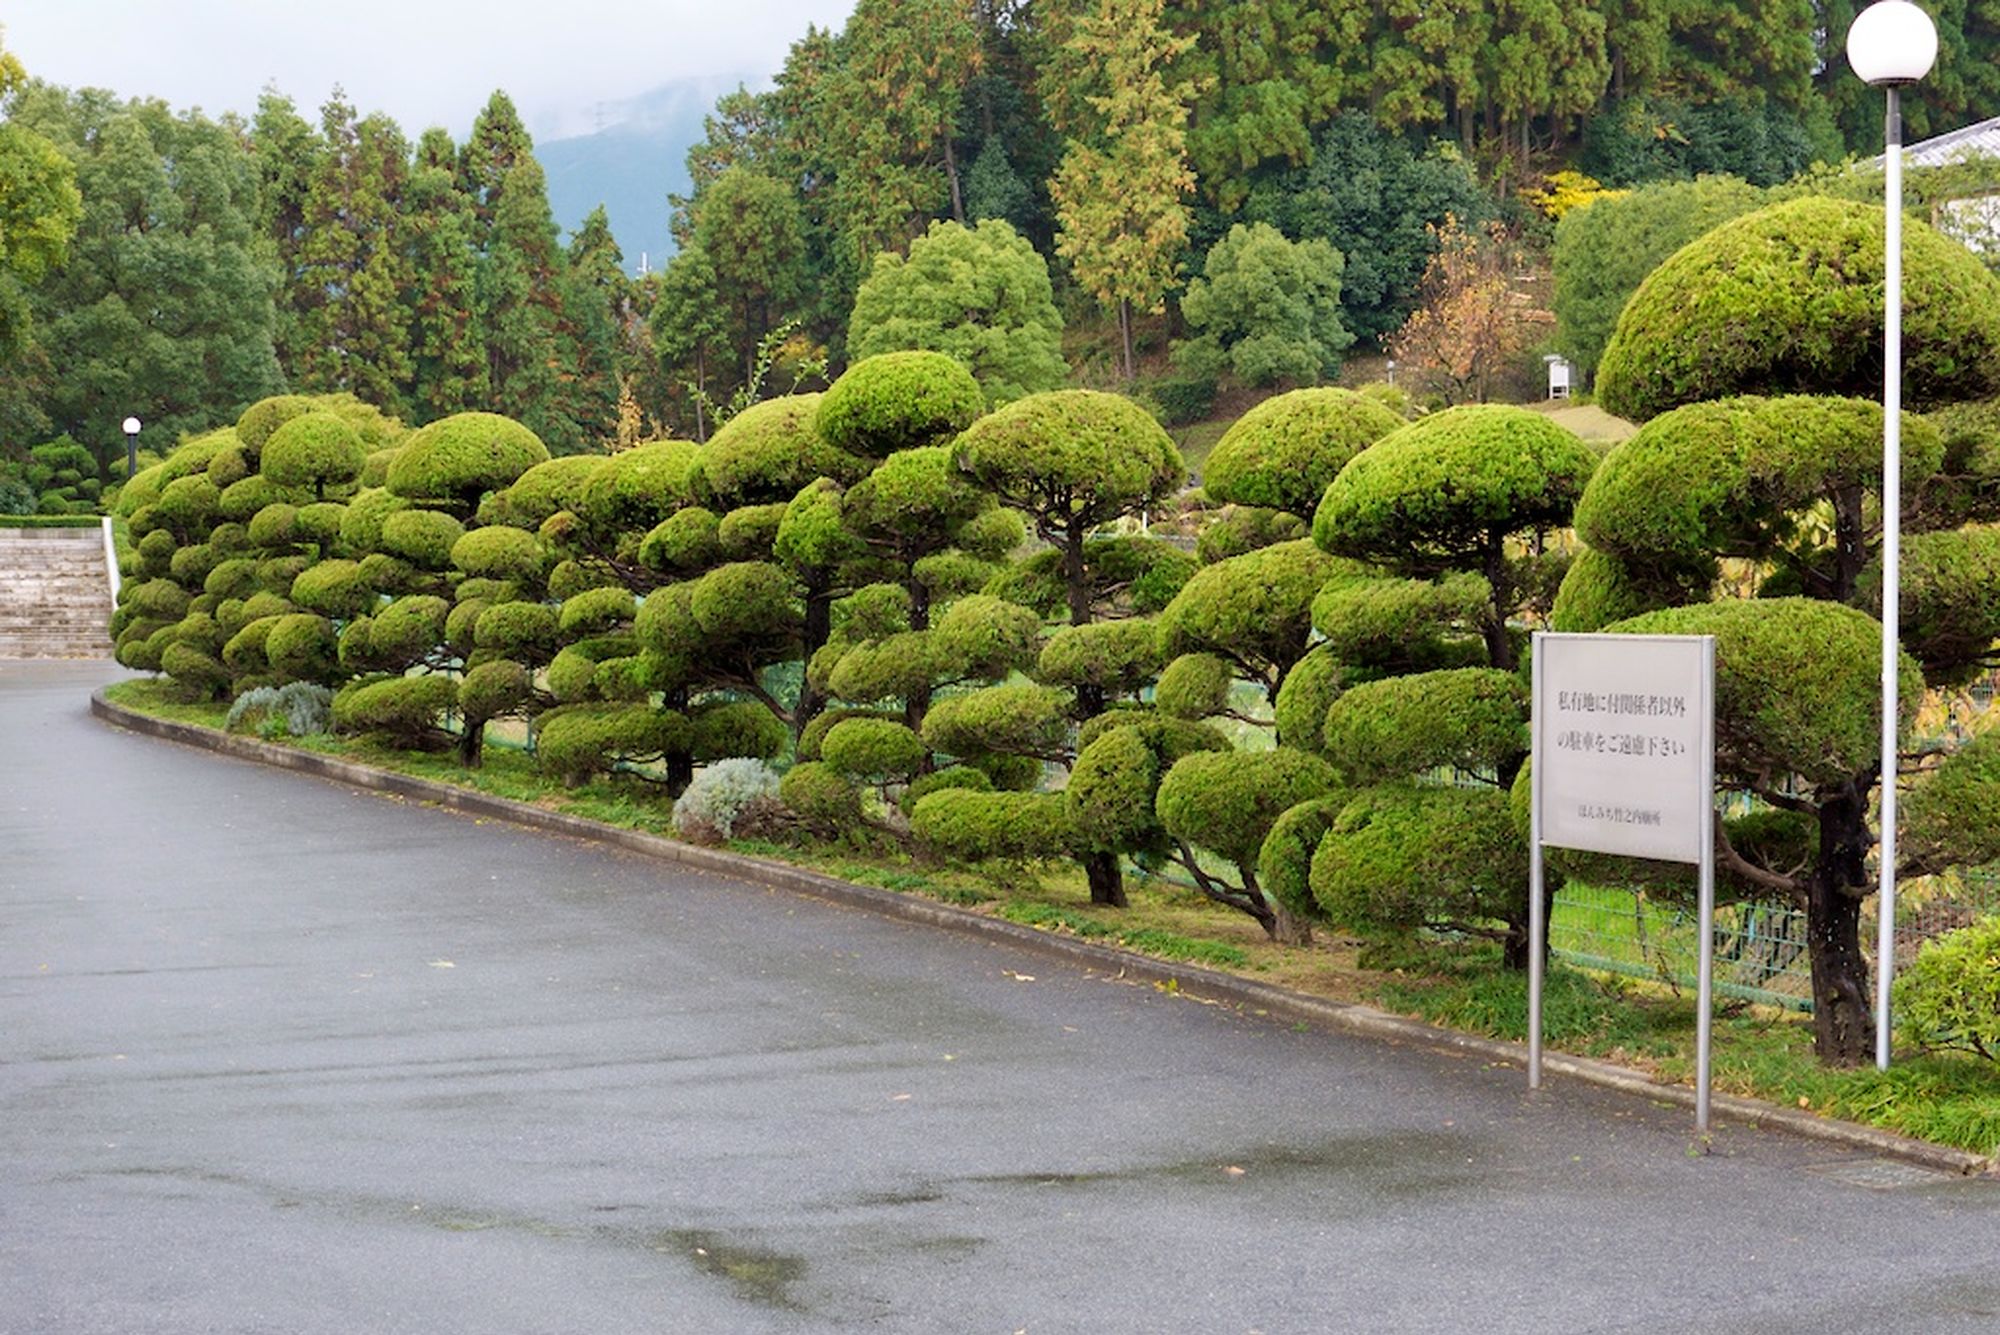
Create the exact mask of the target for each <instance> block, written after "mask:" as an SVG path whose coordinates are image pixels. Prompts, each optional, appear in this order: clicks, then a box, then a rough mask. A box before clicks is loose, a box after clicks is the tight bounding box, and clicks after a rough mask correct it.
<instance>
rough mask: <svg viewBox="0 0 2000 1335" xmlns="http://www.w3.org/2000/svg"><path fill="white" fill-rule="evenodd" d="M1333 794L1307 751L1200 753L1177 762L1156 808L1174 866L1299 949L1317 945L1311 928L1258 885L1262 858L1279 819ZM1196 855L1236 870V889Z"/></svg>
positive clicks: (1328, 776) (1326, 772) (1329, 775)
mask: <svg viewBox="0 0 2000 1335" xmlns="http://www.w3.org/2000/svg"><path fill="white" fill-rule="evenodd" d="M1335 791H1336V779H1335V776H1334V772H1333V767H1332V766H1330V765H1328V764H1327V763H1326V762H1325V761H1324V760H1321V759H1319V758H1318V757H1317V756H1314V755H1311V754H1310V753H1308V752H1304V751H1298V750H1293V749H1291V748H1289V747H1279V748H1277V749H1276V750H1271V751H1242V750H1230V751H1199V752H1194V753H1191V754H1189V755H1186V756H1183V757H1181V758H1180V759H1179V760H1177V761H1176V762H1174V764H1173V766H1172V767H1171V768H1170V769H1169V770H1168V771H1167V772H1166V774H1165V776H1164V777H1163V778H1162V779H1161V780H1160V787H1159V791H1158V793H1157V794H1156V795H1155V797H1154V799H1153V806H1154V811H1155V813H1156V814H1157V815H1158V817H1159V821H1160V825H1161V827H1162V828H1163V829H1164V830H1165V831H1166V834H1167V837H1168V838H1169V839H1171V840H1173V842H1174V846H1175V851H1176V855H1177V856H1176V861H1178V862H1179V863H1180V864H1181V866H1183V867H1184V868H1186V870H1187V872H1188V874H1189V875H1190V876H1192V877H1193V878H1194V883H1195V885H1196V887H1197V888H1199V889H1200V891H1201V892H1202V893H1203V894H1204V895H1207V896H1208V897H1209V898H1210V899H1212V900H1214V901H1215V902H1217V903H1219V904H1223V905H1226V906H1227V907H1229V908H1233V909H1236V910H1237V911H1239V912H1242V913H1247V914H1249V915H1250V916H1251V917H1253V918H1255V919H1256V920H1257V922H1258V924H1259V925H1260V926H1262V927H1263V929H1264V931H1265V933H1266V934H1267V935H1269V936H1270V938H1271V939H1272V940H1273V941H1283V942H1288V943H1295V944H1297V943H1304V942H1307V941H1310V940H1311V939H1312V926H1311V921H1310V919H1309V918H1308V917H1306V916H1303V915H1301V914H1298V913H1295V912H1294V911H1293V909H1292V907H1291V905H1290V904H1288V903H1287V902H1286V901H1285V900H1284V899H1282V898H1278V897H1275V896H1273V895H1271V894H1269V893H1267V892H1266V891H1265V890H1264V888H1263V886H1262V885H1260V884H1259V883H1258V879H1257V878H1258V867H1257V864H1258V859H1259V857H1260V855H1261V854H1262V852H1263V848H1264V842H1265V839H1266V838H1267V837H1268V836H1269V835H1270V833H1271V829H1272V827H1273V826H1274V825H1275V824H1276V823H1277V821H1278V819H1279V817H1281V816H1283V815H1284V814H1285V813H1286V812H1287V811H1289V810H1291V809H1292V808H1293V807H1296V806H1298V805H1299V804H1300V803H1303V802H1313V801H1325V800H1326V799H1327V798H1328V797H1329V796H1330V795H1331V794H1332V793H1334V792H1335ZM1197 848H1200V849H1207V850H1208V851H1210V852H1212V853H1215V854H1216V855H1218V856H1220V857H1221V858H1223V859H1224V860H1225V861H1227V862H1230V863H1232V864H1233V865H1234V866H1235V868H1236V880H1235V882H1234V883H1232V882H1230V881H1229V880H1227V879H1226V878H1225V877H1223V876H1220V875H1217V874H1216V873H1215V872H1214V871H1212V870H1211V869H1210V868H1209V867H1208V866H1206V865H1205V864H1204V863H1203V862H1202V860H1201V859H1200V857H1198V856H1197V855H1196V853H1195V850H1196V849H1197Z"/></svg>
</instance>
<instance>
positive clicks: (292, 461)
mask: <svg viewBox="0 0 2000 1335" xmlns="http://www.w3.org/2000/svg"><path fill="white" fill-rule="evenodd" d="M237 432H238V434H239V435H240V434H241V433H242V428H241V426H240V425H239V426H238V428H237ZM367 461H368V451H367V449H366V448H365V447H364V446H363V445H362V443H361V436H360V434H359V433H358V432H356V431H355V430H354V428H353V427H351V426H349V425H348V424H347V423H346V422H345V421H344V420H342V419H341V418H339V417H337V416H335V415H334V414H333V413H329V412H311V413H302V414H300V415H299V416H297V417H294V418H292V419H291V420H290V421H288V422H286V423H285V424H284V425H283V426H280V427H279V428H278V429H277V430H276V431H273V432H272V433H271V435H270V437H269V439H267V440H266V441H265V442H264V450H263V453H262V455H261V456H260V458H259V462H258V470H259V471H260V472H262V473H263V475H264V476H265V477H267V478H270V479H271V480H272V481H273V482H276V483H277V484H278V485H279V486H282V487H297V488H300V489H302V490H305V491H309V492H311V493H312V495H313V498H314V499H315V500H324V499H325V498H326V493H327V490H328V489H329V488H336V487H342V486H345V485H347V484H348V483H351V482H353V481H355V480H356V479H357V478H359V477H360V476H361V468H362V465H363V464H365V463H366V462H367Z"/></svg>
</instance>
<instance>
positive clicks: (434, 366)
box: [401, 128, 491, 421]
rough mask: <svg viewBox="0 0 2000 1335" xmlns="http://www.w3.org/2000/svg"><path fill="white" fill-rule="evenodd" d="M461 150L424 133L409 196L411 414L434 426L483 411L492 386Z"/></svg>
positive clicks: (405, 222)
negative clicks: (459, 167) (461, 181)
mask: <svg viewBox="0 0 2000 1335" xmlns="http://www.w3.org/2000/svg"><path fill="white" fill-rule="evenodd" d="M456 159H457V154H456V150H455V149H454V148H453V146H452V142H451V136H450V135H449V134H447V133H446V132H445V131H443V130H440V129H435V128H433V129H429V130H426V131H424V135H423V138H422V139H421V140H420V141H419V142H418V144H417V156H416V162H415V165H414V166H413V167H412V168H411V171H410V181H409V186H408V188H407V189H406V190H405V192H404V210H403V217H402V223H401V235H402V238H403V248H404V254H405V256H406V258H407V265H408V267H407V275H408V278H409V283H410V287H409V291H408V293H407V295H406V297H405V300H406V302H407V303H408V306H409V313H410V373H411V382H410V386H409V389H408V390H407V392H406V394H405V396H404V397H405V399H406V401H407V403H408V406H409V412H410V415H411V416H413V417H415V418H417V419H419V420H422V421H434V420H436V419H437V418H440V417H448V416H450V415H451V414H453V413H461V412H473V411H478V410H482V409H483V408H484V407H485V406H486V403H487V401H488V397H489V389H490V384H491V382H490V381H489V379H488V372H487V365H486V345H485V340H484V338H483V336H482V332H481V326H480V322H479V314H478V310H477V301H478V274H479V254H478V251H477V249H476V247H475V245H474V239H473V219H472V202H471V201H470V200H468V199H467V198H466V197H465V195H464V193H463V192H462V191H460V190H459V188H458V181H457V176H456Z"/></svg>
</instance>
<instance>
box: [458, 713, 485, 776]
mask: <svg viewBox="0 0 2000 1335" xmlns="http://www.w3.org/2000/svg"><path fill="white" fill-rule="evenodd" d="M485 752H486V725H485V723H483V722H475V721H473V720H472V719H467V720H466V721H465V730H464V731H463V732H461V733H459V734H458V763H459V764H461V765H463V766H465V767H466V768H467V769H478V768H479V765H480V762H481V761H483V760H484V759H485Z"/></svg>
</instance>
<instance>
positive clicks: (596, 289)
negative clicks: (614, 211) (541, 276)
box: [563, 204, 635, 444]
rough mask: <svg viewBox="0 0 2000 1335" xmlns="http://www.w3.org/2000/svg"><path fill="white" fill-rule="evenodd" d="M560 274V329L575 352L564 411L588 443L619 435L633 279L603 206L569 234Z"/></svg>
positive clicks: (628, 354)
mask: <svg viewBox="0 0 2000 1335" xmlns="http://www.w3.org/2000/svg"><path fill="white" fill-rule="evenodd" d="M566 259H567V263H566V264H565V266H564V269H565V272H564V275H563V333H564V334H565V336H566V337H567V339H568V340H569V342H570V343H571V344H572V346H573V348H574V354H573V356H572V357H571V359H570V361H569V363H568V365H567V366H566V367H565V368H564V370H563V390H564V393H563V397H564V398H565V399H566V400H567V401H568V406H569V414H570V416H571V417H572V419H573V420H574V421H576V423H577V424H578V425H579V427H581V428H582V429H583V431H584V433H585V435H586V437H587V438H588V439H589V440H591V441H592V442H595V443H599V444H608V443H609V442H610V441H612V440H614V439H615V438H616V436H617V434H618V401H619V394H620V387H621V386H622V385H623V384H624V380H625V375H626V373H627V371H628V370H629V369H630V365H631V363H632V360H633V357H632V330H633V325H634V323H635V318H634V315H633V303H632V281H631V280H630V279H629V278H627V277H626V276H625V270H624V255H623V254H622V253H621V252H620V251H619V249H618V242H617V240H616V239H615V238H614V237H613V236H612V235H611V220H610V218H609V217H608V216H607V215H606V214H605V211H604V206H603V205H601V204H600V205H599V206H598V207H596V208H594V209H592V210H591V211H590V215H589V216H588V217H586V218H585V219H584V220H583V226H581V227H579V228H578V229H577V230H576V233H575V235H573V236H571V237H570V240H569V249H568V253H567V256H566Z"/></svg>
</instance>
